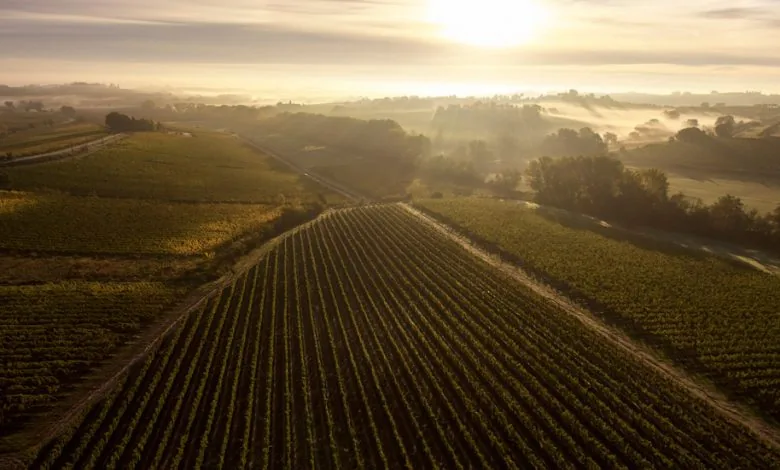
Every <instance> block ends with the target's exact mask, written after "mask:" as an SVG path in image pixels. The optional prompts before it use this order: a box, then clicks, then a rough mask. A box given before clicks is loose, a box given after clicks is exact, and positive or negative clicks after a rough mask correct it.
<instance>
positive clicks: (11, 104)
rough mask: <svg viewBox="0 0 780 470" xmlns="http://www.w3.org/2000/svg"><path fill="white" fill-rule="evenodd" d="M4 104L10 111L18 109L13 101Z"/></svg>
mask: <svg viewBox="0 0 780 470" xmlns="http://www.w3.org/2000/svg"><path fill="white" fill-rule="evenodd" d="M3 104H5V107H6V108H8V109H16V106H14V102H13V101H6V102H4V103H3Z"/></svg>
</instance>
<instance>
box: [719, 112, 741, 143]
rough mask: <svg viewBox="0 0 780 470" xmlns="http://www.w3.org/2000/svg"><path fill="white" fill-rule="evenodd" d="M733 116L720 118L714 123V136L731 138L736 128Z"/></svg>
mask: <svg viewBox="0 0 780 470" xmlns="http://www.w3.org/2000/svg"><path fill="white" fill-rule="evenodd" d="M736 125H737V123H736V121H735V120H734V116H721V117H719V118H718V120H717V121H715V135H717V136H718V137H726V138H729V137H733V136H734V130H735V128H736Z"/></svg>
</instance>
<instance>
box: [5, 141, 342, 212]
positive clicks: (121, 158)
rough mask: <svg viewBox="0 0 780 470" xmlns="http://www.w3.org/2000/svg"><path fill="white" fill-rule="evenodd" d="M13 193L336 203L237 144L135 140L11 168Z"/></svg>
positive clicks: (307, 182) (335, 199)
mask: <svg viewBox="0 0 780 470" xmlns="http://www.w3.org/2000/svg"><path fill="white" fill-rule="evenodd" d="M7 173H8V176H9V178H10V181H11V188H12V189H16V190H25V191H30V190H37V189H42V188H46V189H53V190H57V191H61V192H65V193H69V194H73V195H78V196H85V195H86V196H93V195H94V196H100V197H119V198H130V199H157V200H168V201H188V202H193V201H198V202H252V203H265V204H283V203H292V202H298V203H306V202H313V201H318V200H325V201H326V202H327V203H337V202H340V201H341V200H342V199H341V198H340V197H338V196H336V195H334V194H332V193H330V192H328V191H326V190H324V189H323V188H321V187H319V186H316V185H315V184H314V183H313V182H311V181H310V180H309V179H308V178H305V177H301V176H299V175H297V174H295V173H293V172H290V171H289V170H287V169H286V168H281V167H279V166H278V164H277V163H275V161H274V160H273V159H271V158H270V157H268V156H266V155H263V154H261V153H259V152H257V151H256V150H254V149H252V148H251V147H249V146H247V145H246V144H244V143H242V142H241V141H240V140H239V139H237V138H236V137H233V136H231V135H227V134H221V133H215V132H205V131H204V132H198V133H195V134H192V136H191V137H185V136H183V135H173V134H163V133H137V134H134V135H132V136H130V137H129V138H127V139H124V140H123V141H122V142H121V143H117V144H114V145H111V146H109V147H107V148H105V149H102V150H100V151H98V152H95V153H94V154H91V155H88V156H85V157H83V158H77V159H68V160H62V161H57V162H51V163H46V164H40V165H34V166H27V167H19V168H11V169H8V171H7Z"/></svg>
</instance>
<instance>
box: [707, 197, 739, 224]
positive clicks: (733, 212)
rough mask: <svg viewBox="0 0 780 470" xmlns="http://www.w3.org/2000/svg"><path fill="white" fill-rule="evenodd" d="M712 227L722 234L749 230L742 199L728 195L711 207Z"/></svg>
mask: <svg viewBox="0 0 780 470" xmlns="http://www.w3.org/2000/svg"><path fill="white" fill-rule="evenodd" d="M709 212H710V220H711V221H712V227H713V228H714V229H715V230H718V231H721V232H741V231H744V230H746V229H747V228H748V216H747V214H746V213H745V204H744V203H743V202H742V199H740V198H738V197H736V196H732V195H730V194H727V195H726V196H722V197H720V198H719V199H718V200H717V202H715V203H714V204H713V205H712V206H710V211H709Z"/></svg>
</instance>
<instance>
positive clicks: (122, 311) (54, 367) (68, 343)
mask: <svg viewBox="0 0 780 470" xmlns="http://www.w3.org/2000/svg"><path fill="white" fill-rule="evenodd" d="M180 294H181V290H180V289H178V288H172V287H169V286H166V285H165V284H163V283H141V282H138V283H134V282H125V283H97V282H71V283H59V284H49V285H45V286H30V285H24V286H0V441H2V438H3V437H5V436H6V435H11V434H12V433H13V431H14V430H15V429H16V428H18V427H20V426H22V425H23V424H24V423H25V421H26V419H27V418H28V417H29V416H32V415H34V414H36V413H40V412H41V411H45V410H47V409H48V408H49V407H50V406H51V405H52V404H55V403H56V400H57V398H58V396H59V395H60V394H61V393H62V392H63V391H64V390H66V387H67V386H68V385H69V384H70V383H72V382H74V381H76V380H77V379H79V378H81V377H83V376H84V375H85V374H86V373H87V372H88V371H89V370H90V369H91V368H92V367H93V366H94V365H95V364H98V363H100V361H103V360H105V359H106V358H107V357H109V356H110V354H112V353H113V352H114V351H115V350H116V349H117V347H119V346H121V345H122V344H124V343H125V342H126V341H127V340H128V339H129V338H131V337H132V336H133V335H135V334H137V333H139V332H140V331H141V330H142V328H143V327H144V326H145V325H146V324H147V323H149V322H150V321H151V320H152V319H154V318H155V317H156V316H158V315H159V314H160V313H161V312H162V311H163V310H164V309H165V308H167V307H169V306H170V305H171V304H172V303H173V302H174V300H175V299H176V297H177V296H178V295H180ZM2 447H3V446H2V444H0V451H2Z"/></svg>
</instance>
